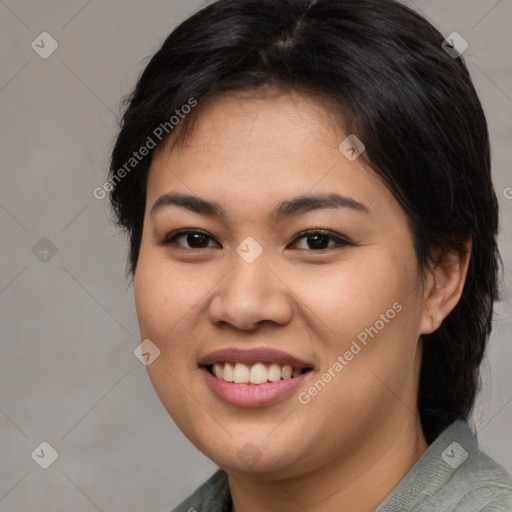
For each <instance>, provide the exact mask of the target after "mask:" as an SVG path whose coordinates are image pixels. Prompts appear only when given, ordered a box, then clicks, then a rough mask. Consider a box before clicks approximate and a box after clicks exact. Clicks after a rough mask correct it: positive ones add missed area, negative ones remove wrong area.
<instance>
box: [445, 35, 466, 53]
mask: <svg viewBox="0 0 512 512" xmlns="http://www.w3.org/2000/svg"><path fill="white" fill-rule="evenodd" d="M441 46H442V47H443V50H444V51H445V52H446V53H447V54H448V55H449V56H450V57H451V58H452V59H458V58H459V57H460V56H461V55H462V54H463V53H464V52H465V51H466V50H467V49H468V48H469V44H468V42H467V41H466V40H465V39H464V38H463V37H462V36H461V35H460V34H459V33H458V32H452V33H451V34H450V35H449V36H448V37H447V38H446V39H445V40H444V41H443V42H442V44H441Z"/></svg>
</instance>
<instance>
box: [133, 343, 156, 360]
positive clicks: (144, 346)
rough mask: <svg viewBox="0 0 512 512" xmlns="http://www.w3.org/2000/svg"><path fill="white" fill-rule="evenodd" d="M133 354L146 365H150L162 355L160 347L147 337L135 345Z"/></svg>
mask: <svg viewBox="0 0 512 512" xmlns="http://www.w3.org/2000/svg"><path fill="white" fill-rule="evenodd" d="M133 354H134V355H135V357H136V358H137V359H138V360H139V361H140V362H141V363H142V364H143V365H144V366H149V365H150V364H151V363H153V362H154V361H155V359H156V358H157V357H158V356H159V355H160V349H159V348H158V347H157V346H156V345H155V344H154V343H153V342H152V341H151V340H147V339H146V340H144V341H143V342H142V343H140V344H139V345H137V346H136V347H135V350H134V351H133Z"/></svg>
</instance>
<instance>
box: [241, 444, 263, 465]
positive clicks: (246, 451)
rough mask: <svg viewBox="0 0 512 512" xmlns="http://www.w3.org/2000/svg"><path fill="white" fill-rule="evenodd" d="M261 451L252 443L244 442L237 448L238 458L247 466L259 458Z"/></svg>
mask: <svg viewBox="0 0 512 512" xmlns="http://www.w3.org/2000/svg"><path fill="white" fill-rule="evenodd" d="M261 455H262V454H261V451H260V450H259V449H258V447H257V446H256V445H255V444H254V443H245V444H244V445H243V446H242V448H240V450H238V453H237V456H238V458H239V459H240V460H241V461H242V462H243V463H244V464H245V465H246V466H248V467H252V466H254V465H255V464H256V463H257V462H258V461H259V460H260V459H261Z"/></svg>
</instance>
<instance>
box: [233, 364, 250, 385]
mask: <svg viewBox="0 0 512 512" xmlns="http://www.w3.org/2000/svg"><path fill="white" fill-rule="evenodd" d="M233 378H234V381H235V382H236V383H237V384H243V383H246V382H249V367H248V366H247V365H245V364H242V363H236V364H235V369H234V370H233Z"/></svg>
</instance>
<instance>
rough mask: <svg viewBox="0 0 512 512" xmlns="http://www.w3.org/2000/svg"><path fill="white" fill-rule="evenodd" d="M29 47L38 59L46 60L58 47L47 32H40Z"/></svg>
mask: <svg viewBox="0 0 512 512" xmlns="http://www.w3.org/2000/svg"><path fill="white" fill-rule="evenodd" d="M30 46H31V47H32V50H34V51H35V52H36V53H37V54H38V55H39V57H41V58H42V59H47V58H48V57H49V56H50V55H51V54H52V53H53V52H54V51H55V50H56V49H57V48H58V47H59V43H57V41H55V39H54V38H53V37H52V36H51V35H50V34H48V32H41V33H40V34H39V35H38V36H37V37H36V38H35V39H34V40H33V41H32V44H31V45H30Z"/></svg>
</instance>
